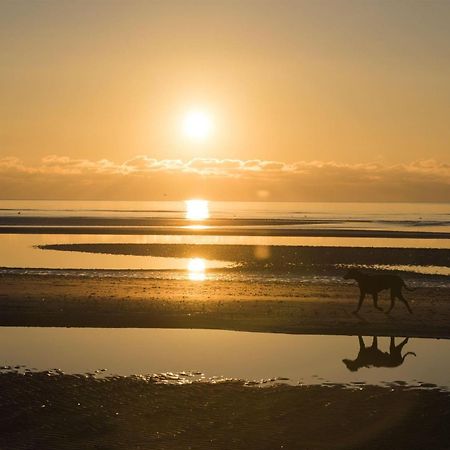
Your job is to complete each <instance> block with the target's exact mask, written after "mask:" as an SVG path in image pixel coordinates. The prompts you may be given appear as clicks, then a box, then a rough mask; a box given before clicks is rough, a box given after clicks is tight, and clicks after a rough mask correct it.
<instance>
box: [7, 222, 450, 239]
mask: <svg viewBox="0 0 450 450" xmlns="http://www.w3.org/2000/svg"><path fill="white" fill-rule="evenodd" d="M184 225H185V228H183V227H178V228H174V227H129V226H111V227H106V226H98V227H93V226H83V225H80V226H46V225H42V226H21V225H17V226H7V225H5V226H0V234H92V235H96V234H108V235H111V234H116V235H152V234H153V235H158V236H159V235H192V236H197V235H199V236H279V237H282V236H286V237H290V236H291V237H307V236H310V237H355V238H408V239H450V233H447V232H438V231H436V232H433V231H394V230H345V229H339V230H333V229H326V228H323V229H322V228H317V229H302V228H264V227H258V228H244V227H235V228H230V227H224V228H220V227H215V226H212V227H209V228H201V229H195V228H189V227H187V226H186V223H185V224H184ZM201 225H203V224H201Z"/></svg>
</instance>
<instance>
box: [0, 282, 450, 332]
mask: <svg viewBox="0 0 450 450" xmlns="http://www.w3.org/2000/svg"><path fill="white" fill-rule="evenodd" d="M449 293H450V291H449V289H448V288H446V287H439V286H437V287H421V288H419V289H417V290H416V291H414V292H405V296H406V298H407V299H408V300H409V301H410V305H411V307H412V309H413V311H414V314H409V313H408V312H407V310H406V308H405V306H404V305H403V304H400V303H398V302H397V304H396V306H395V308H394V309H393V311H392V312H391V314H389V315H387V314H385V313H383V312H380V311H376V310H374V308H373V306H372V301H371V299H370V298H367V299H366V302H365V303H364V305H363V307H362V309H361V311H360V314H359V315H358V316H356V315H354V314H352V311H353V310H354V309H355V306H356V302H357V298H358V295H359V290H358V288H357V286H355V285H354V284H352V283H344V282H341V283H332V282H330V283H317V284H314V283H299V284H295V283H283V282H275V281H274V282H269V281H267V282H260V281H258V282H257V283H256V282H255V283H252V282H250V281H248V280H247V281H219V280H215V281H203V282H195V281H188V280H160V279H118V278H106V277H105V278H90V277H82V278H81V277H66V276H64V277H63V276H55V275H48V276H44V275H42V276H30V275H2V276H1V277H0V325H2V326H8V325H9V326H68V327H70V326H73V327H84V326H90V327H162V328H212V329H227V330H241V331H263V332H283V333H305V334H348V335H350V334H361V335H380V336H382V335H386V336H388V335H389V336H410V337H441V338H443V337H450V325H449V324H450V301H449V299H450V295H449ZM379 304H380V306H381V307H382V308H384V309H387V308H388V306H389V300H388V294H387V293H386V292H385V293H383V294H382V295H381V297H380V301H379Z"/></svg>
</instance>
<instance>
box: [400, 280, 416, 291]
mask: <svg viewBox="0 0 450 450" xmlns="http://www.w3.org/2000/svg"><path fill="white" fill-rule="evenodd" d="M402 282H403V287H404V288H405V289H406V290H407V291H415V290H416V289H417V288H410V287H408V286H406V283H405V282H404V281H403V280H402Z"/></svg>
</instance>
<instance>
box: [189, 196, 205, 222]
mask: <svg viewBox="0 0 450 450" xmlns="http://www.w3.org/2000/svg"><path fill="white" fill-rule="evenodd" d="M185 204H186V219H189V220H205V219H207V218H208V217H209V206H208V201H207V200H186V201H185Z"/></svg>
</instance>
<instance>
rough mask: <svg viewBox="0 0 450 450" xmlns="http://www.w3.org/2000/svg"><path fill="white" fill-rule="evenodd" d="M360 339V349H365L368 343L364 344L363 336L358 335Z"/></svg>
mask: <svg viewBox="0 0 450 450" xmlns="http://www.w3.org/2000/svg"><path fill="white" fill-rule="evenodd" d="M358 341H359V351H361V350H364V349H365V348H366V344H364V339H363V338H362V336H358Z"/></svg>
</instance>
